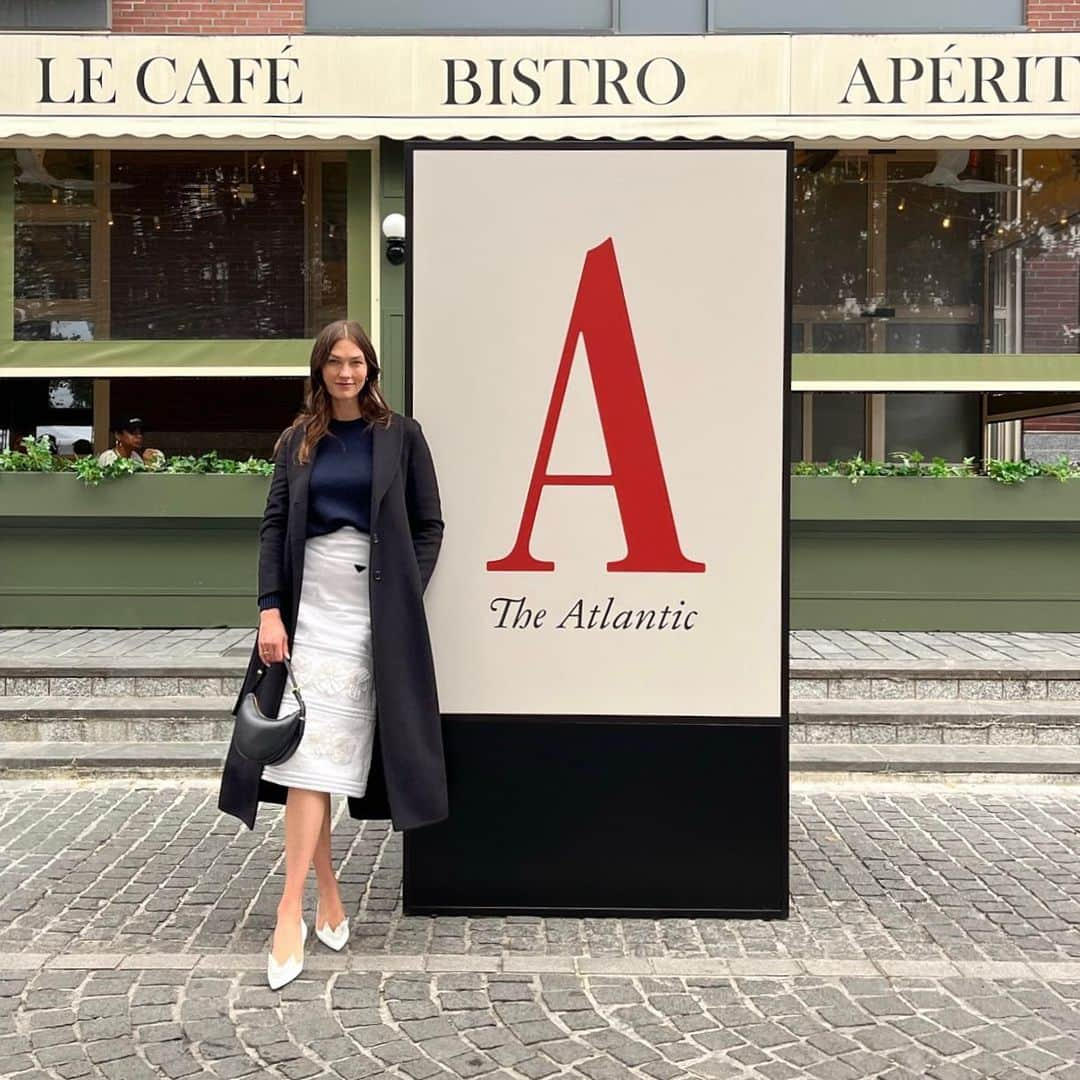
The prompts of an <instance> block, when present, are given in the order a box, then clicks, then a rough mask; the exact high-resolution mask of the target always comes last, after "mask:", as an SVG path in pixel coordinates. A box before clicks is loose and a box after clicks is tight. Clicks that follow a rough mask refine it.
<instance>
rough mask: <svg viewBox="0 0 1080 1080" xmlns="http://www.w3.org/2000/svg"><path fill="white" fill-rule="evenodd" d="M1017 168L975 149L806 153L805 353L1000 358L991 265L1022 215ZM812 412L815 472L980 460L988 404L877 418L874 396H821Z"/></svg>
mask: <svg viewBox="0 0 1080 1080" xmlns="http://www.w3.org/2000/svg"><path fill="white" fill-rule="evenodd" d="M1011 161H1012V158H1011V156H1010V155H1009V154H1008V153H1003V152H997V151H982V150H980V151H966V150H962V149H961V150H955V149H954V150H947V151H942V150H937V149H931V150H914V151H908V150H904V151H893V150H881V151H847V150H841V149H812V150H803V151H799V153H798V156H797V160H796V174H795V206H794V215H795V252H794V310H793V317H794V320H795V326H794V333H793V341H794V342H795V349H796V350H797V351H802V352H806V353H833V354H836V353H842V354H864V353H865V354H868V355H869V354H875V353H980V352H983V351H987V345H988V341H989V340H990V339H992V337H993V326H992V318H991V317H990V316H989V315H988V312H989V311H991V310H992V305H991V304H990V303H989V300H990V297H991V296H992V295H993V293H994V289H995V287H996V283H995V280H994V276H993V274H994V268H993V264H992V262H991V259H990V254H989V253H990V250H991V246H992V243H993V242H994V240H995V238H996V237H997V236H999V235H1000V232H999V230H1000V227H1001V223H1002V221H1003V220H1005V219H1006V218H1007V216H1008V214H1009V213H1010V212H1011V210H1012V206H1013V202H1012V200H1013V192H1012V191H1011V190H1010V188H1012V187H1014V186H1015V184H1010V183H1008V182H1007V180H1008V176H1007V174H1008V170H1009V168H1010V164H1011ZM810 410H811V413H812V417H811V420H810V423H811V430H812V432H813V438H812V439H811V440H810V443H811V446H812V449H813V456H814V458H815V459H816V460H828V459H831V458H834V457H845V456H851V455H852V454H854V453H862V454H863V455H865V456H877V457H880V456H881V455H882V454H883V453H891V452H892V451H893V450H895V449H904V450H911V449H915V450H919V451H920V452H922V453H924V454H926V456H928V457H930V456H934V455H935V454H941V456H945V457H950V456H952V455H957V456H958V458H959V457H963V456H966V455H968V454H972V453H974V454H975V455H978V453H979V431H978V419H977V418H978V415H979V397H978V395H976V394H970V395H940V396H939V395H932V394H931V395H903V394H888V395H882V397H881V400H880V401H879V403H878V407H874V405H873V402H872V400H871V395H865V394H850V393H848V394H843V395H841V394H833V393H820V392H816V393H814V394H812V395H811V398H810ZM972 417H975V418H976V419H975V423H974V426H973V425H972V423H971V418H972ZM973 431H974V436H973V435H972V432H973ZM919 441H921V442H922V443H923V445H915V443H916V442H919Z"/></svg>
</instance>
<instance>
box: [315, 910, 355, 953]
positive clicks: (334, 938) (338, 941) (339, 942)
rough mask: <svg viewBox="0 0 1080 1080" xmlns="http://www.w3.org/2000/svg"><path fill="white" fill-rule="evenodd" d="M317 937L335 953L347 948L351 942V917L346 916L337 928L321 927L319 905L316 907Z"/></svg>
mask: <svg viewBox="0 0 1080 1080" xmlns="http://www.w3.org/2000/svg"><path fill="white" fill-rule="evenodd" d="M315 936H316V937H317V938H318V939H319V940H320V941H321V942H322V943H323V944H324V945H328V946H329V947H330V948H331V949H333V950H334V951H335V952H340V951H341V950H342V949H344V948H345V942H347V941H348V940H349V917H348V915H346V916H345V917H344V918H343V919H342V920H341V922H340V923H338V925H337V926H333V927H331V926H319V905H318V904H316V905H315Z"/></svg>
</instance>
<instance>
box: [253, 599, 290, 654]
mask: <svg viewBox="0 0 1080 1080" xmlns="http://www.w3.org/2000/svg"><path fill="white" fill-rule="evenodd" d="M288 656H289V634H288V631H286V629H285V624H284V623H283V622H282V621H281V612H280V610H278V608H267V610H266V611H263V612H262V613H261V614H260V615H259V659H260V660H262V662H263V663H264V664H277V663H280V662H281V661H282V660H283V659H285V658H286V657H288ZM290 659H291V657H290Z"/></svg>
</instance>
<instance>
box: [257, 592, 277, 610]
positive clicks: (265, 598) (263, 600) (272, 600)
mask: <svg viewBox="0 0 1080 1080" xmlns="http://www.w3.org/2000/svg"><path fill="white" fill-rule="evenodd" d="M275 607H276V608H280V607H281V593H276V592H268V593H263V594H262V596H260V597H259V610H260V611H266V609H267V608H275Z"/></svg>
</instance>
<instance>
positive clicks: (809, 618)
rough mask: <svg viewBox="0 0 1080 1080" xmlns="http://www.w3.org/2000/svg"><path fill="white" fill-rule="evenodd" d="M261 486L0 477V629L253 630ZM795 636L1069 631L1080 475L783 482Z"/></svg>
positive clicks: (261, 481) (1077, 591) (1079, 546)
mask: <svg viewBox="0 0 1080 1080" xmlns="http://www.w3.org/2000/svg"><path fill="white" fill-rule="evenodd" d="M268 485H269V478H268V477H263V476H229V475H224V476H222V475H208V476H201V475H194V476H193V475H168V474H165V475H156V476H154V475H149V476H147V475H142V476H131V477H121V478H120V479H118V480H115V481H110V482H106V483H104V484H102V485H101V486H99V487H96V488H94V487H85V486H84V485H83V483H82V482H81V481H80V480H78V479H77V478H76V477H74V476H71V475H50V474H47V473H46V474H35V473H3V474H0V625H2V626H42V627H46V626H90V627H94V626H98V627H106V626H118V627H139V626H145V627H158V626H176V627H183V626H190V627H202V626H206V627H209V626H248V625H252V626H253V625H254V624H255V623H256V621H257V618H258V616H257V610H256V605H255V590H256V570H257V564H258V555H257V543H258V525H259V521H260V520H261V518H262V512H263V507H264V505H265V503H266V492H267V488H268ZM791 517H792V522H791V626H792V628H793V629H800V628H806V629H881V630H1077V631H1080V574H1078V573H1077V570H1076V568H1077V566H1078V565H1080V481H1070V482H1068V483H1065V484H1062V483H1060V482H1059V481H1057V480H1054V479H1038V480H1028V481H1027V482H1025V483H1024V484H1020V485H1016V486H1006V485H1003V484H999V483H996V482H994V481H992V480H989V479H986V478H983V477H974V478H967V479H959V478H957V479H947V480H932V479H927V478H923V477H867V478H864V479H862V480H860V481H859V482H858V483H857V484H852V483H851V482H850V480H846V479H843V478H833V477H799V476H796V477H792V478H791Z"/></svg>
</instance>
